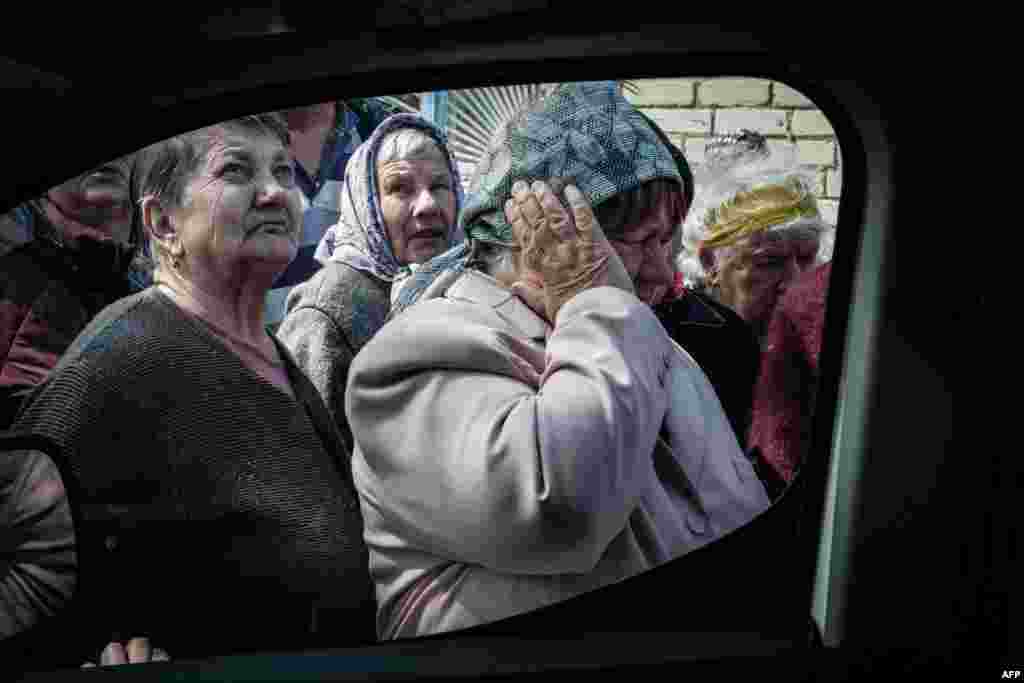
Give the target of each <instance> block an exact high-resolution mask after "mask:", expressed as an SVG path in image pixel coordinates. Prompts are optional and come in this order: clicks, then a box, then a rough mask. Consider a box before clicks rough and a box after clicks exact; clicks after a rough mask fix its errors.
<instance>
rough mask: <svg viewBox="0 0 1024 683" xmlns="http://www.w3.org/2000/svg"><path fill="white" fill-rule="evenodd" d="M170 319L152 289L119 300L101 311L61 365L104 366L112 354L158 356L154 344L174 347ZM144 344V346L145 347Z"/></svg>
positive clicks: (79, 336) (82, 333)
mask: <svg viewBox="0 0 1024 683" xmlns="http://www.w3.org/2000/svg"><path fill="white" fill-rule="evenodd" d="M168 326H169V318H168V316H167V311H166V309H165V306H164V305H162V304H161V302H160V301H158V299H157V295H156V293H155V291H154V290H153V288H149V289H146V290H144V291H142V292H139V293H137V294H131V295H129V296H126V297H123V298H121V299H118V300H117V301H115V302H113V303H112V304H110V305H108V306H107V307H106V308H104V309H103V310H101V311H100V312H99V313H97V314H96V316H95V317H94V318H93V319H92V320H91V321H89V324H88V325H86V326H85V329H83V330H82V332H81V333H80V334H79V335H78V337H77V338H76V339H75V341H74V342H72V344H71V346H70V347H69V348H68V350H67V352H66V353H65V354H64V357H63V358H62V359H61V363H60V364H59V365H58V368H60V367H61V365H64V364H66V363H76V364H83V363H84V364H91V365H95V364H102V363H104V362H105V361H107V360H108V358H109V357H110V352H117V351H123V352H129V353H131V354H132V355H133V356H137V355H138V354H140V353H145V352H147V351H149V352H155V353H160V351H159V350H155V349H153V348H152V347H153V345H154V344H159V343H160V342H161V341H163V342H165V343H171V340H172V339H173V336H174V335H173V333H172V332H171V331H169V330H168ZM143 342H145V343H143Z"/></svg>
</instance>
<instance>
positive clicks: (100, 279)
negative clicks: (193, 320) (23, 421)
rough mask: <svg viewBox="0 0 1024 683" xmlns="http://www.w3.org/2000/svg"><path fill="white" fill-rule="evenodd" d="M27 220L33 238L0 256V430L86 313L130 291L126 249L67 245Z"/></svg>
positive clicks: (88, 242)
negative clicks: (30, 225)
mask: <svg viewBox="0 0 1024 683" xmlns="http://www.w3.org/2000/svg"><path fill="white" fill-rule="evenodd" d="M34 218H35V226H34V229H33V231H32V232H33V233H34V237H33V239H32V240H31V241H29V242H25V243H23V244H21V245H19V246H17V247H15V248H14V249H13V250H12V251H10V252H8V253H7V254H5V255H3V256H0V429H7V428H8V427H10V425H11V423H12V422H13V421H14V418H15V416H16V415H17V412H18V409H19V407H20V405H21V402H22V400H23V399H24V397H25V395H26V394H27V393H28V392H29V391H31V389H32V388H33V387H35V386H36V385H38V384H39V383H41V382H42V381H43V380H45V379H46V377H47V375H48V374H49V372H50V371H51V370H52V369H53V367H54V366H55V365H56V364H57V361H58V360H60V357H61V355H62V354H63V353H64V351H65V349H67V348H68V346H69V345H70V344H71V342H72V340H73V339H74V338H75V337H76V336H78V333H79V332H81V331H82V329H83V328H84V327H85V326H86V324H87V323H88V322H89V321H90V320H91V319H92V318H93V316H95V315H96V314H97V313H99V312H100V311H101V310H102V309H103V308H105V307H106V306H108V305H109V304H111V303H113V302H114V301H116V300H118V299H120V298H121V297H124V296H127V295H129V294H131V293H133V292H134V291H137V285H134V284H133V282H132V279H131V274H132V273H133V271H132V262H131V258H132V250H131V248H129V247H126V246H124V245H120V244H116V243H113V242H109V241H100V240H93V239H89V238H86V237H82V238H80V239H79V243H78V247H77V248H75V249H72V248H69V247H66V246H63V245H62V244H61V243H60V241H59V240H58V239H57V238H56V237H55V231H54V229H53V228H52V227H51V226H49V225H48V224H46V223H45V222H44V220H43V219H42V218H41V217H40V216H39V214H38V213H36V214H35V216H34Z"/></svg>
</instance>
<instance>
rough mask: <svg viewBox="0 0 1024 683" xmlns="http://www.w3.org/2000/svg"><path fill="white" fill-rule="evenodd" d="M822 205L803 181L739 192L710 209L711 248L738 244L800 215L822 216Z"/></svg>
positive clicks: (707, 223)
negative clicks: (820, 210)
mask: <svg viewBox="0 0 1024 683" xmlns="http://www.w3.org/2000/svg"><path fill="white" fill-rule="evenodd" d="M819 215H820V214H819V213H818V205H817V202H815V201H814V195H812V194H810V193H809V192H808V191H807V190H806V188H805V187H804V186H803V185H802V184H801V183H800V182H799V181H789V182H786V183H783V184H776V185H762V186H761V187H755V188H753V189H752V190H749V191H747V192H739V193H737V194H736V196H735V197H733V198H732V199H730V200H728V201H726V202H724V203H723V204H721V205H720V206H719V207H718V208H716V209H712V210H711V211H709V212H708V215H707V218H706V219H705V220H704V224H705V226H707V233H708V238H707V239H705V240H703V241H702V242H701V246H704V247H708V248H712V249H714V248H717V247H724V246H728V245H731V244H735V243H736V242H739V241H740V240H742V239H744V238H746V237H749V236H750V235H752V234H754V233H756V232H760V231H762V230H765V229H766V228H770V227H772V226H773V225H779V224H781V223H786V222H788V221H791V220H794V219H797V218H818V217H819Z"/></svg>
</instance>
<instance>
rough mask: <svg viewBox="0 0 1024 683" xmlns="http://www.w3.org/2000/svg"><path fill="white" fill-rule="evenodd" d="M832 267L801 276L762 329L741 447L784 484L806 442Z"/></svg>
mask: <svg viewBox="0 0 1024 683" xmlns="http://www.w3.org/2000/svg"><path fill="white" fill-rule="evenodd" d="M831 273H832V264H831V263H826V264H824V265H822V266H819V267H818V268H815V269H814V270H811V271H809V272H807V273H804V274H803V275H802V276H800V278H799V279H798V280H796V281H795V282H794V283H793V284H792V285H791V286H790V287H789V289H788V290H787V291H786V293H785V294H784V295H783V297H782V299H781V300H780V301H779V303H778V305H777V306H776V308H775V313H774V314H773V316H772V319H771V322H770V323H769V326H768V336H767V344H766V346H765V350H764V353H763V354H762V356H761V371H760V374H759V376H758V380H757V384H756V385H755V387H754V398H753V414H752V416H751V425H750V432H749V438H748V440H747V444H748V446H749V447H750V448H754V447H757V448H759V449H760V450H761V456H762V457H763V459H764V460H765V461H766V462H767V463H768V465H769V466H771V467H772V469H773V470H775V472H776V474H778V475H779V476H780V477H782V478H783V479H784V480H785V481H786V482H789V481H792V479H793V474H794V473H795V471H796V469H797V468H798V466H799V464H800V463H801V461H802V460H803V458H804V456H805V454H806V451H807V448H808V446H809V441H810V427H811V417H812V415H813V409H814V398H815V397H814V391H815V388H816V386H817V380H818V356H819V353H820V351H821V336H822V330H823V328H824V325H825V298H826V295H827V294H828V281H829V276H830V275H831Z"/></svg>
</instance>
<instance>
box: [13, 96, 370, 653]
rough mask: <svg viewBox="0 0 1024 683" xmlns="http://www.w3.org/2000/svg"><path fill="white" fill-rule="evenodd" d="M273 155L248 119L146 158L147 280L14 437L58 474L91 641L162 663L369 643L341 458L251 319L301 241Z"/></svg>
mask: <svg viewBox="0 0 1024 683" xmlns="http://www.w3.org/2000/svg"><path fill="white" fill-rule="evenodd" d="M287 145H288V132H287V129H286V128H285V127H284V124H283V122H282V121H281V120H280V119H279V118H278V117H277V116H276V115H261V116H251V117H246V118H242V119H238V120H235V121H230V122H227V123H223V124H219V125H216V126H213V127H210V128H206V129H203V130H200V131H196V132H192V133H188V134H185V135H181V136H178V137H176V138H173V139H171V140H168V141H165V142H163V143H160V144H158V145H156V146H154V147H153V148H152V149H151V150H149V153H148V155H147V156H148V164H147V165H148V171H147V173H146V175H145V179H144V181H143V183H142V194H143V198H142V217H143V223H144V225H145V229H146V231H147V233H148V235H149V239H150V245H151V247H152V250H153V253H154V255H155V257H156V263H157V269H156V275H155V284H154V285H153V286H151V287H149V288H147V289H146V290H144V291H142V292H141V293H138V294H135V295H133V296H130V297H127V298H125V299H122V300H121V301H119V302H117V303H115V304H113V305H111V306H108V307H107V308H106V309H105V310H104V311H103V312H101V313H100V314H99V315H98V316H97V317H96V318H95V319H94V320H93V321H92V322H91V323H90V324H89V326H88V327H87V328H86V329H85V330H84V331H83V332H82V334H81V335H79V337H78V338H77V339H76V341H75V342H74V344H73V345H72V347H71V348H70V350H69V351H68V353H67V354H66V355H65V357H64V358H63V359H62V361H61V363H60V364H59V365H58V367H57V368H56V369H55V370H54V372H53V373H52V375H51V376H50V377H49V378H48V380H47V381H46V382H44V383H43V384H42V385H41V386H40V387H39V388H38V389H37V391H36V392H35V393H34V394H33V396H32V397H31V399H30V400H29V402H28V403H27V404H26V406H25V408H24V410H23V412H22V414H21V416H20V418H19V420H18V422H17V425H16V427H17V429H18V430H19V431H23V432H26V433H29V434H34V435H41V436H43V437H47V438H49V439H51V440H52V441H53V442H55V444H56V448H57V451H56V452H57V453H58V458H59V459H60V460H63V461H65V462H66V463H68V465H69V468H68V469H67V470H66V472H67V473H72V474H73V479H74V485H75V486H76V487H77V490H78V491H79V499H78V500H77V501H76V500H74V499H73V500H72V501H71V502H72V503H73V504H74V505H75V506H76V507H77V508H78V509H79V510H80V511H81V514H82V526H81V528H79V529H78V533H77V537H76V538H75V547H76V551H77V553H78V560H79V566H80V571H79V572H78V574H79V577H78V578H79V586H80V590H79V595H77V596H76V600H75V602H76V603H77V605H78V606H79V607H80V609H81V610H82V614H83V615H84V617H85V618H87V619H88V620H89V622H88V623H89V624H90V625H91V626H92V628H94V629H95V633H96V634H97V637H99V638H100V639H101V640H100V641H98V642H97V643H96V644H97V645H99V644H102V643H105V642H106V640H105V639H106V638H109V637H110V635H111V631H112V630H113V629H118V630H119V631H120V632H122V633H125V634H129V635H131V634H144V635H147V636H149V637H151V638H152V640H153V642H154V643H158V644H160V645H161V646H162V647H164V648H166V649H167V650H168V651H169V652H171V653H173V654H174V655H175V656H176V657H192V656H204V655H210V654H223V653H230V652H233V651H240V650H244V649H249V648H256V649H269V648H297V647H310V646H313V645H317V644H327V643H330V644H334V645H338V644H345V643H352V642H360V641H367V640H372V618H373V617H372V614H373V611H372V610H373V597H372V587H371V585H370V583H369V581H368V578H367V556H366V551H365V548H364V547H363V546H362V544H361V541H360V538H361V535H362V519H361V516H360V512H359V507H358V503H357V498H356V494H355V491H354V489H353V487H352V482H351V470H350V464H349V454H348V452H347V450H346V448H345V446H344V444H343V442H342V439H341V437H340V435H339V434H338V432H337V429H336V428H335V426H334V423H333V420H331V418H330V415H329V413H328V411H327V410H326V407H325V406H324V404H323V402H322V400H321V399H320V397H319V395H318V394H317V392H316V389H315V388H314V387H313V386H312V385H311V384H310V382H309V380H308V379H307V378H306V377H305V376H304V375H303V373H302V372H301V371H300V370H299V368H298V367H297V366H296V364H295V362H294V361H293V360H292V358H291V357H290V355H289V354H288V353H287V351H286V350H285V348H284V347H283V346H282V345H281V344H279V343H278V342H276V341H275V340H274V339H273V338H272V337H271V336H270V335H269V334H268V332H267V331H266V329H265V327H264V324H263V319H262V315H263V311H264V298H265V296H266V292H267V290H268V288H269V287H270V286H271V285H272V283H273V282H274V280H275V278H276V277H277V276H278V275H279V274H280V273H281V272H282V271H283V270H284V269H285V268H286V267H287V266H288V263H289V262H290V261H291V260H292V258H294V256H295V252H296V244H297V240H298V234H299V230H300V227H301V223H300V221H301V209H300V206H301V204H300V199H299V191H298V189H297V187H296V184H295V177H294V168H293V163H292V159H291V158H290V156H289V153H288V151H287ZM143 597H144V598H145V599H141V598H143ZM45 607H46V608H47V609H45V610H43V609H41V608H40V609H39V610H37V614H36V616H37V617H38V616H39V613H46V612H50V611H53V608H54V607H55V606H54V605H52V604H47V605H45ZM367 609H368V610H369V611H366V610H367ZM32 616H33V614H32V612H31V611H28V612H26V614H25V615H24V619H23V620H24V621H28V620H30V619H31V617H32ZM108 629H109V630H108Z"/></svg>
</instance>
